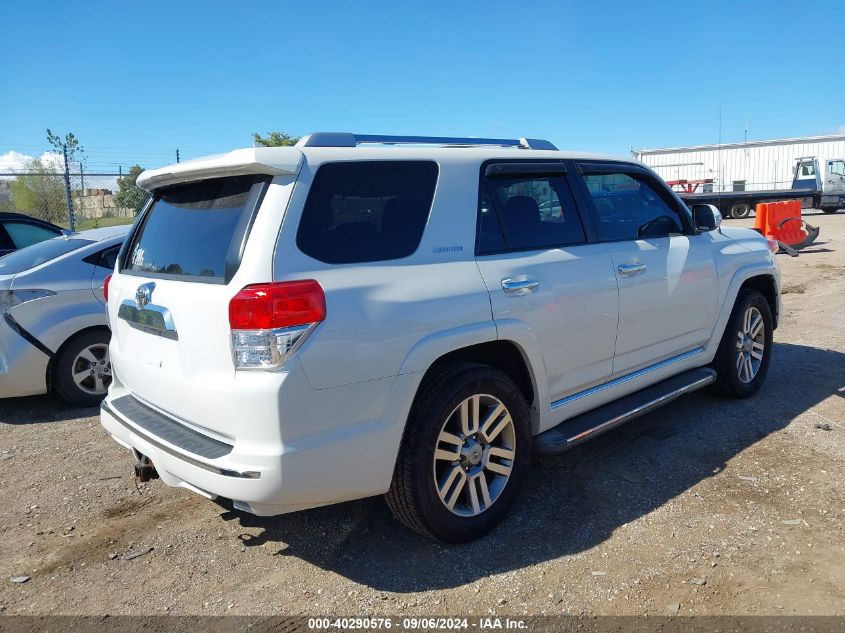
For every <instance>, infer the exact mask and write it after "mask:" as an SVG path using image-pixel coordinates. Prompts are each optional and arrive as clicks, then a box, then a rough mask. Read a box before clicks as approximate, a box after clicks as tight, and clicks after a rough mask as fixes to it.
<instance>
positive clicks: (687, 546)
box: [0, 213, 845, 615]
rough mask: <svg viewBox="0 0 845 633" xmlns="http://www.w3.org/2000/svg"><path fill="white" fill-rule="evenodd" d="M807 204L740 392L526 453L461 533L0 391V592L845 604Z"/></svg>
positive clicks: (820, 276)
mask: <svg viewBox="0 0 845 633" xmlns="http://www.w3.org/2000/svg"><path fill="white" fill-rule="evenodd" d="M807 219H808V220H809V221H810V222H811V223H814V224H818V225H820V226H821V230H822V233H821V238H820V243H819V244H818V246H817V247H815V248H813V249H812V250H808V251H805V252H803V253H802V254H801V256H800V257H798V258H794V259H793V258H789V257H787V256H785V255H784V256H779V257H778V259H779V261H780V263H781V267H782V269H783V272H784V279H785V283H786V288H785V290H786V294H785V295H784V314H783V315H782V321H781V327H780V328H779V329H778V330H777V332H776V334H775V340H776V350H775V355H774V359H773V362H772V365H771V369H770V373H769V377H768V380H767V383H766V385H765V386H764V388H763V389H762V391H761V392H760V393H759V394H758V395H757V396H756V397H755V398H753V399H751V400H748V401H742V402H738V401H729V400H722V399H718V398H716V397H715V396H713V395H710V394H709V393H701V392H699V393H697V394H694V395H692V396H689V397H687V398H685V399H682V400H680V401H677V402H675V403H673V404H671V405H669V406H667V407H665V408H663V409H661V410H659V411H657V412H654V413H652V414H650V415H648V416H645V417H643V418H640V419H639V420H637V421H636V422H635V423H632V424H630V425H627V426H626V427H622V428H620V429H618V430H616V431H614V432H611V433H608V434H606V435H604V436H602V437H600V438H598V439H596V440H595V441H593V442H590V443H588V444H585V445H583V446H581V447H579V448H577V449H575V450H573V451H572V452H570V453H569V454H567V455H565V456H563V457H559V458H541V459H537V460H535V463H534V465H533V468H532V470H531V475H530V478H529V481H528V483H527V486H526V489H525V491H524V494H523V496H522V500H521V502H520V503H519V504H518V506H517V507H516V509H515V511H514V512H513V513H511V514H510V516H509V517H508V518H507V519H506V520H505V522H504V523H503V525H502V526H501V527H500V528H499V529H497V530H496V531H495V532H494V533H493V534H491V535H490V536H489V537H487V538H484V539H482V540H480V541H478V542H475V543H472V544H469V545H464V546H456V547H451V546H444V545H440V544H437V543H433V542H430V541H427V540H424V539H422V538H420V537H418V536H416V535H414V534H412V533H410V532H408V531H406V530H404V529H402V528H401V527H400V526H399V525H398V524H397V523H395V522H394V521H393V520H392V519H391V516H390V513H389V512H388V510H387V508H386V506H385V504H384V502H383V501H382V500H381V499H380V498H374V499H366V500H363V501H358V502H352V503H345V504H341V505H338V506H334V507H328V508H321V509H317V510H312V511H308V512H300V513H297V514H292V515H286V516H282V517H275V518H256V517H252V516H248V515H243V514H240V513H237V512H234V511H232V509H231V508H227V507H221V506H219V505H217V504H215V503H213V502H210V501H208V500H206V499H204V498H201V497H198V496H195V495H192V494H191V493H189V492H186V491H183V490H176V489H169V488H167V487H166V486H164V484H162V483H161V482H160V481H154V482H151V483H149V484H144V485H141V486H140V487H136V484H135V483H134V480H133V477H132V474H131V459H130V456H129V454H128V453H127V452H126V451H125V450H124V449H122V448H121V447H120V446H118V445H117V444H116V443H115V442H113V441H112V440H111V439H110V438H109V437H108V436H107V435H106V433H105V432H104V430H103V429H102V428H101V427H100V425H99V422H98V418H97V410H96V409H88V410H78V409H71V408H69V407H67V406H65V405H64V404H62V403H61V402H59V401H57V400H55V399H53V398H51V397H47V396H44V397H35V398H22V399H17V400H5V401H0V477H2V487H0V530H2V538H0V611H2V612H3V613H4V614H6V615H8V614H30V615H41V614H74V615H79V614H106V613H108V614H163V613H173V614H207V615H212V614H223V613H227V614H235V613H238V614H262V615H264V614H266V615H269V614H285V615H294V614H315V615H327V614H346V615H355V614H364V613H366V614H392V615H405V614H420V615H431V614H440V615H456V614H478V615H483V614H487V613H498V614H514V615H517V614H532V615H535V614H536V615H539V614H551V615H556V614H561V613H569V614H643V613H646V614H667V613H672V614H674V613H679V614H773V615H786V614H830V615H834V614H835V615H843V614H845V589H843V587H845V538H843V520H845V495H843V482H845V467H843V466H845V402H843V396H845V328H843V326H842V315H843V314H845V278H843V273H844V272H845V248H842V247H841V246H840V245H841V244H845V213H840V214H838V215H834V216H822V215H818V214H814V215H811V216H809V217H808V218H807ZM728 222H730V223H735V224H743V225H750V224H752V221H751V220H745V221H728ZM150 548H151V549H150ZM19 576H29V577H30V578H29V580H28V581H26V582H23V583H15V582H12V580H11V578H12V577H19ZM18 580H20V578H18Z"/></svg>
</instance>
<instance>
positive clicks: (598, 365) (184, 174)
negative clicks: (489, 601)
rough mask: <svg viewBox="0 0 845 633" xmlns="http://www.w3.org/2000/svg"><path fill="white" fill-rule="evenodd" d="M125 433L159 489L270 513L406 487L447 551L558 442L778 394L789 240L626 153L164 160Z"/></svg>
mask: <svg viewBox="0 0 845 633" xmlns="http://www.w3.org/2000/svg"><path fill="white" fill-rule="evenodd" d="M138 184H139V185H140V186H141V187H144V188H146V189H148V190H149V191H151V192H152V194H153V195H152V196H151V199H150V201H149V202H148V203H147V205H146V206H145V208H144V209H143V210H142V211H141V213H140V215H139V218H138V220H137V222H136V223H135V226H134V228H133V230H132V231H131V233H130V235H129V238H128V239H127V240H126V242H125V244H124V246H123V249H122V251H121V254H120V256H119V257H118V261H117V265H116V268H115V271H114V274H113V276H112V277H111V279H110V283H109V284H108V288H107V290H108V294H107V297H108V312H109V319H110V322H111V327H112V332H113V336H112V340H111V360H112V365H113V368H114V378H113V382H112V384H111V388H110V390H109V394H108V397H107V398H106V400H105V401H104V403H103V405H102V424H103V426H104V427H105V428H106V430H107V431H108V432H109V433H110V434H111V435H112V436H113V437H114V439H115V440H116V441H117V442H119V443H120V444H122V445H124V446H125V447H127V448H129V449H131V451H132V453H133V454H134V456H135V459H136V466H135V468H136V473H137V474H138V475H139V476H140V477H141V478H143V479H147V478H150V477H155V476H160V477H161V478H162V479H163V480H164V481H165V483H167V484H168V485H171V486H180V487H183V488H187V489H189V490H193V491H194V492H197V493H199V494H201V495H204V496H206V497H209V498H217V497H220V498H223V499H228V500H231V502H232V503H233V505H234V507H235V508H238V509H240V510H242V511H246V512H251V513H254V514H257V515H273V514H280V513H284V512H290V511H294V510H300V509H304V508H313V507H316V506H321V505H325V504H331V503H338V502H340V501H346V500H350V499H358V498H361V497H367V496H370V495H377V494H382V493H385V494H386V497H387V502H388V504H389V505H390V508H391V509H392V510H393V512H394V514H395V515H396V517H397V518H398V519H399V520H400V521H401V522H402V523H404V524H405V525H407V526H408V527H410V528H413V529H415V530H417V531H419V532H421V533H423V534H426V535H429V536H433V537H436V538H438V539H442V540H444V541H449V542H462V541H467V540H470V539H473V538H476V537H478V536H480V535H482V534H483V533H485V532H486V531H487V530H490V529H491V528H492V527H494V526H495V525H496V524H497V523H498V522H499V521H500V520H501V519H502V517H503V516H504V515H505V513H506V512H507V511H508V509H509V508H510V506H511V505H512V504H513V503H514V500H515V499H516V497H517V495H518V494H519V490H520V486H521V485H522V483H523V481H524V479H525V476H526V472H527V469H528V466H529V461H530V456H531V454H532V452H533V453H541V454H557V453H561V452H563V451H565V450H566V449H568V448H570V447H571V446H573V445H575V444H578V443H579V442H582V441H584V440H586V439H589V438H591V437H593V436H595V435H597V434H599V433H601V432H603V431H606V430H608V429H610V428H613V427H615V426H617V425H619V424H621V423H623V422H625V421H627V420H630V419H632V418H634V417H636V416H637V415H640V414H642V413H644V412H646V411H649V410H651V409H653V408H655V407H657V406H659V405H662V404H664V403H666V402H668V401H670V400H672V399H673V398H675V397H677V396H679V395H682V394H685V393H688V392H691V391H693V390H695V389H698V388H701V387H704V386H706V385H708V384H710V383H713V385H714V387H715V388H717V389H718V390H719V391H720V392H722V393H723V394H726V395H728V396H733V397H739V398H745V397H748V396H751V395H752V394H754V393H755V392H756V391H757V390H758V389H759V388H760V385H761V384H762V382H763V380H764V378H765V376H766V371H767V368H768V365H769V361H770V359H771V353H772V333H773V330H774V328H775V326H776V325H777V317H778V310H779V304H780V275H779V272H778V267H777V265H776V264H775V260H774V255H773V252H772V249H773V248H776V247H777V245H776V244H775V245H774V246H772V245H771V244H770V243H768V242H767V240H766V239H765V238H763V237H762V236H760V235H759V234H758V233H755V232H754V231H752V230H750V229H741V228H726V227H720V221H721V218H720V217H719V215H718V211H716V210H715V209H714V208H713V207H710V206H706V205H701V206H696V207H695V208H693V209H692V211H690V210H689V209H688V208H687V207H686V206H685V205H684V203H683V202H682V201H681V200H680V199H679V198H678V197H677V196H676V195H675V194H674V193H673V192H672V191H671V190H670V189H669V188H668V187H667V186H666V185H665V184H664V183H663V182H662V181H661V180H660V178H659V177H657V176H656V175H655V174H654V173H653V172H652V171H650V170H649V169H647V168H646V167H644V166H642V165H641V164H639V163H635V162H632V161H630V160H624V159H616V158H612V157H606V156H595V155H586V154H577V153H570V152H562V151H558V150H557V149H556V148H555V147H554V146H553V145H552V144H551V143H549V142H548V141H541V140H535V139H518V140H509V139H477V138H430V137H388V136H372V135H355V134H340V133H338V134H335V133H331V134H312V135H310V136H307V137H305V138H303V139H302V140H301V141H300V142H299V143H298V144H297V146H296V147H283V148H254V149H240V150H236V151H233V152H231V153H228V154H223V155H220V156H214V157H209V158H205V159H200V160H195V161H190V162H184V163H180V164H177V165H171V166H170V167H165V168H163V169H157V170H153V171H146V172H144V173H143V174H142V175H141V176H140V177H139V179H138Z"/></svg>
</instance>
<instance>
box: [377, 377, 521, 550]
mask: <svg viewBox="0 0 845 633" xmlns="http://www.w3.org/2000/svg"><path fill="white" fill-rule="evenodd" d="M479 394H484V396H483V397H485V398H493V399H497V400H498V401H499V402H500V403H501V404H503V405H504V406H505V407H506V409H507V413H509V414H510V416H511V419H512V421H513V426H512V431H511V430H508V431H507V433H508V437H509V438H510V439H511V440H512V441H513V442H514V443H515V446H514V458H513V460H508V461H510V467H511V470H510V476H509V478H507V479H506V481H505V483H504V486H503V487H502V488H501V489H500V492H499V493H498V496H497V497H495V498H493V499H492V502H491V503H490V504H489V505H488V506H487V508H486V509H481V511H480V513H477V514H475V515H474V516H459V515H458V514H455V513H454V512H453V511H452V510H450V509H449V508H448V507H447V502H446V501H444V500H441V497H440V495H439V494H438V490H437V484H436V483H435V477H436V476H437V474H436V470H437V468H438V463H440V464H441V467H445V468H452V469H454V468H456V469H458V470H459V471H460V469H462V468H464V466H462V464H463V463H464V462H463V461H461V462H458V461H456V462H454V463H451V464H450V463H448V462H447V463H446V464H445V466H443V465H442V462H437V461H435V457H434V454H435V449H436V447H437V445H438V437H439V436H440V434H441V431H442V430H444V429H445V428H446V425H447V424H450V423H451V422H450V421H452V422H453V421H454V420H455V418H454V417H453V416H452V414H454V413H455V412H456V411H457V408H458V407H459V405H460V404H461V403H462V402H463V401H464V400H466V399H467V398H470V397H472V396H474V395H479ZM488 411H490V409H488ZM484 415H485V414H484V413H482V414H481V415H480V416H479V419H480V418H483V417H484ZM499 419H503V418H499ZM492 426H497V425H492ZM491 434H492V433H491ZM504 434H505V431H502V432H501V433H500V436H504ZM477 435H478V436H479V438H481V437H482V436H483V434H482V433H481V432H479V433H478V434H477ZM472 437H475V436H472ZM467 441H471V440H470V439H468V440H467ZM480 441H483V440H480ZM491 445H492V442H491ZM441 446H443V444H442V443H441ZM456 450H457V449H456ZM484 450H485V453H484V454H485V455H487V454H488V452H487V451H488V449H487V448H485V449H484ZM530 458H531V421H530V417H529V413H528V405H527V403H526V401H525V398H524V397H523V395H522V393H521V392H520V390H519V388H518V387H517V386H516V385H515V384H514V382H513V381H512V380H511V379H510V378H509V377H508V376H507V375H505V374H504V373H503V372H501V371H499V370H498V369H495V368H493V367H490V366H487V365H478V364H473V363H465V362H453V363H448V364H444V365H443V366H442V367H441V368H439V369H438V370H436V373H434V374H433V375H431V376H428V377H426V379H425V381H424V383H423V384H422V385H421V387H420V390H419V392H418V393H417V397H416V399H415V400H414V404H413V406H412V407H411V413H410V415H409V416H408V422H407V425H406V428H405V436H404V437H403V439H402V446H401V447H400V450H399V457H398V459H397V462H396V468H395V471H394V474H393V481H392V483H391V486H390V490H389V491H388V492H387V494H386V500H387V505H388V506H389V507H390V509H391V511H392V512H393V515H394V516H395V517H396V518H397V519H398V520H399V521H400V522H401V523H403V524H404V525H405V526H407V527H409V528H411V529H412V530H415V531H417V532H419V533H420V534H423V535H425V536H428V537H432V538H435V539H439V540H441V541H445V542H448V543H465V542H467V541H471V540H474V539H477V538H479V537H480V536H483V535H484V534H486V533H487V532H489V531H490V530H492V529H493V528H494V527H496V525H497V524H498V523H499V522H500V521H501V520H502V519H503V518H504V516H505V515H506V514H507V512H508V510H510V508H511V506H512V505H513V503H514V501H515V500H516V497H517V495H518V494H519V491H520V489H521V488H522V484H523V482H524V480H525V476H526V473H527V471H528V466H529V463H530ZM484 459H487V458H486V457H485V458H484ZM471 468H473V469H474V468H477V470H470V471H468V472H469V473H473V472H475V473H476V475H475V478H477V477H478V474H477V473H478V472H481V476H482V477H485V482H484V486H483V488H484V490H485V491H488V488H487V486H488V479H487V477H488V475H491V473H490V472H489V471H486V470H485V468H486V466H484V463H483V462H482V464H481V465H480V466H477V467H471ZM485 473H486V474H485ZM458 475H459V478H460V479H461V480H462V481H466V482H469V483H470V484H471V487H472V488H473V490H472V491H470V490H469V487H470V486H468V485H467V484H466V483H464V484H463V488H464V489H465V492H466V494H467V495H469V494H470V492H472V495H473V497H476V495H479V494H480V493H479V492H478V490H480V488H479V487H477V486H476V483H474V480H473V479H463V477H464V475H463V473H460V472H458ZM470 476H472V475H470ZM492 477H493V479H495V478H496V475H492ZM446 478H447V479H448V478H449V477H446ZM490 481H491V483H492V484H493V485H496V482H495V481H492V480H490ZM478 486H481V483H478ZM493 490H494V489H493V487H492V486H491V488H490V489H489V493H490V495H491V497H492V494H493ZM446 492H447V493H448V492H449V489H448V486H447V488H446ZM460 494H461V495H462V496H461V498H464V497H463V495H464V492H461V493H460ZM446 496H447V497H449V496H450V495H448V494H447V495H446ZM476 498H477V497H476ZM476 503H477V501H476ZM454 505H455V508H456V509H457V508H459V507H460V506H459V505H458V504H454ZM468 510H470V511H471V510H472V509H471V508H468Z"/></svg>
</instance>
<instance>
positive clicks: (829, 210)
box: [822, 207, 839, 214]
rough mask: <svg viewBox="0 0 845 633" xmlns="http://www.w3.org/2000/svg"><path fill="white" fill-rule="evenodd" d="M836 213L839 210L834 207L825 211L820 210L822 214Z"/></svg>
mask: <svg viewBox="0 0 845 633" xmlns="http://www.w3.org/2000/svg"><path fill="white" fill-rule="evenodd" d="M837 211H839V209H838V208H836V207H827V208H825V209H822V213H828V214H832V213H836V212H837Z"/></svg>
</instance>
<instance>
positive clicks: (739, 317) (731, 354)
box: [713, 290, 773, 398]
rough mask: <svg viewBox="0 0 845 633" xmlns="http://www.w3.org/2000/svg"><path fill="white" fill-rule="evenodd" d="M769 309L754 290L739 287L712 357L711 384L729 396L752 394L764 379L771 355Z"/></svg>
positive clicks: (763, 299)
mask: <svg viewBox="0 0 845 633" xmlns="http://www.w3.org/2000/svg"><path fill="white" fill-rule="evenodd" d="M772 334H773V327H772V312H771V309H770V308H769V302H768V301H766V298H765V297H764V296H763V295H762V294H760V293H759V292H757V291H756V290H746V291H742V292H741V293H740V295H739V297H737V300H736V303H735V304H734V309H733V311H732V312H731V316H730V318H729V319H728V325H727V327H726V328H725V333H724V334H723V335H722V341H721V342H720V343H719V350H718V351H717V352H716V358H715V359H714V361H713V368H714V369H715V370H716V373H717V377H716V383H715V386H714V388H715V389H716V390H717V391H718V392H719V393H721V394H722V395H725V396H728V397H731V398H749V397H751V396H753V395H754V394H755V393H757V391H758V390H759V389H760V387H761V386H762V385H763V381H764V380H765V379H766V373H767V372H768V370H769V362H770V361H771V358H772V342H773V339H772Z"/></svg>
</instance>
